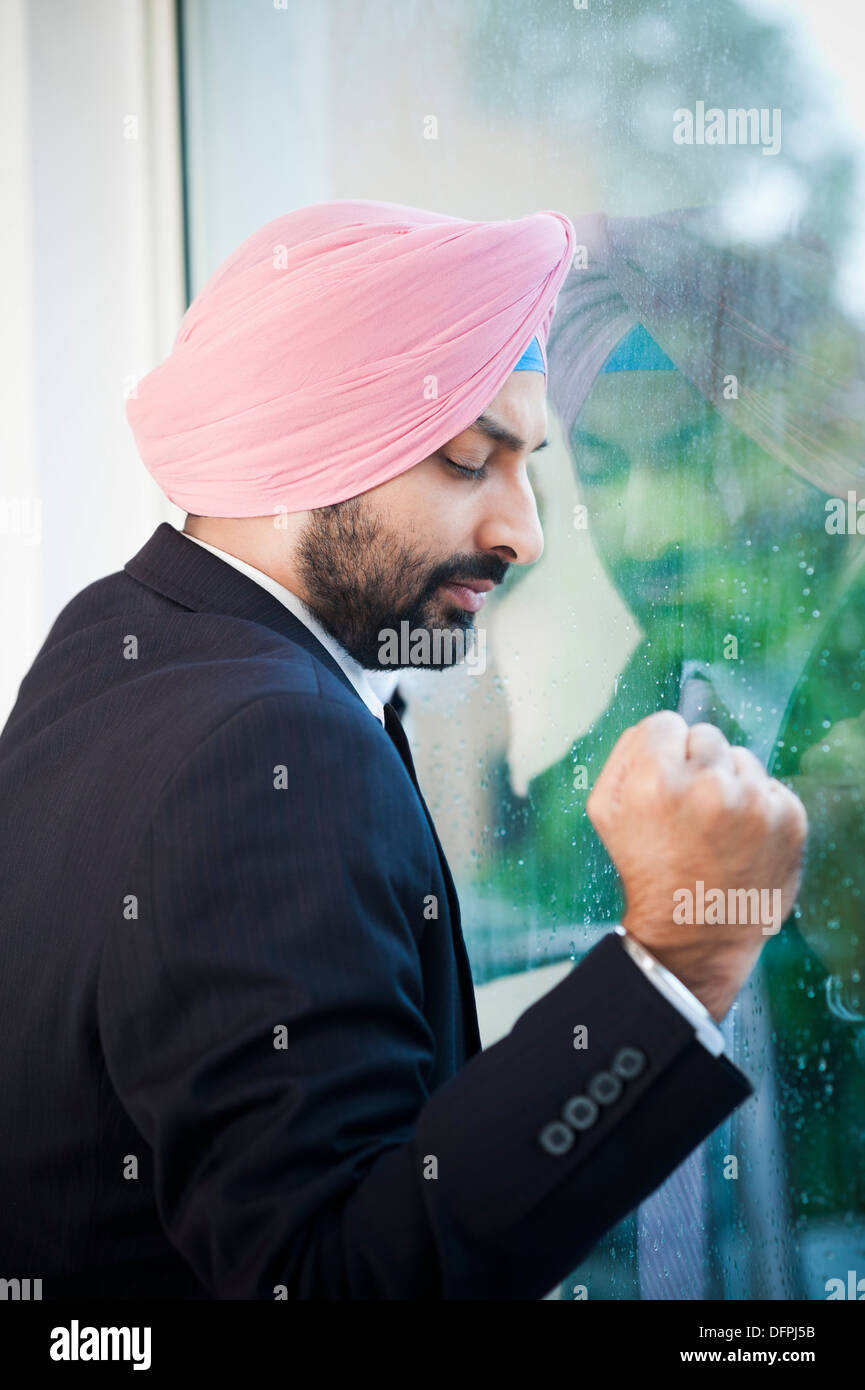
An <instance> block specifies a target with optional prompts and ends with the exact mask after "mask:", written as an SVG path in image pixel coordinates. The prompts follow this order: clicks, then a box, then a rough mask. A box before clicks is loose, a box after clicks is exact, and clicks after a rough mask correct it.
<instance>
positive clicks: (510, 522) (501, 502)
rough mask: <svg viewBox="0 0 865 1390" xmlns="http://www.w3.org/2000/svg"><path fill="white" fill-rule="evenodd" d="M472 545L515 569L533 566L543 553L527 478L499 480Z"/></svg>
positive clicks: (531, 492)
mask: <svg viewBox="0 0 865 1390" xmlns="http://www.w3.org/2000/svg"><path fill="white" fill-rule="evenodd" d="M475 542H476V545H477V547H478V549H479V550H485V551H493V552H495V553H496V554H498V555H499V556H500V557H501V559H502V560H506V561H507V562H508V563H509V564H515V565H533V564H534V563H535V561H536V560H539V559H540V558H541V555H542V554H543V552H544V533H543V531H542V529H541V522H540V518H539V516H538V507H537V502H536V501H535V494H534V492H533V491H532V485H531V483H530V482H529V479H528V475H527V474H526V472H525V470H524V469H522V470H521V471H520V474H519V475H518V476H515V477H513V478H508V479H506V480H502V482H501V484H500V486H498V487H497V488H496V489H495V492H494V493H491V494H490V495H489V496H488V498H487V499H486V500H485V504H484V513H483V516H482V517H481V519H480V521H479V522H478V525H477V528H476V534H475Z"/></svg>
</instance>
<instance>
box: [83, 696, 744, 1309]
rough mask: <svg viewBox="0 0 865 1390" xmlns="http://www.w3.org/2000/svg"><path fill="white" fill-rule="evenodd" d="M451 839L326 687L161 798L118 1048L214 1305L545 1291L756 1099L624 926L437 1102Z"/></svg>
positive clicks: (124, 938) (116, 985)
mask: <svg viewBox="0 0 865 1390" xmlns="http://www.w3.org/2000/svg"><path fill="white" fill-rule="evenodd" d="M283 769H286V771H285V772H283ZM430 846H431V839H430V837H429V834H428V831H427V828H426V822H425V820H424V819H423V815H422V812H421V810H420V805H419V802H418V800H417V797H416V795H415V793H414V789H413V788H412V787H411V784H410V782H409V780H408V778H407V777H406V776H405V772H404V769H403V767H402V764H401V762H400V761H399V758H398V755H397V754H396V751H395V750H394V749H393V747H392V745H391V744H390V741H389V739H388V738H387V736H386V735H385V734H384V732H383V730H381V728H380V726H379V725H378V724H377V723H376V722H375V721H374V720H372V719H370V718H369V717H368V716H367V713H366V711H362V712H360V713H359V714H358V716H357V718H356V719H354V721H352V720H351V719H349V720H346V716H345V711H344V708H342V707H339V708H337V707H335V706H334V705H332V704H331V703H330V702H328V701H327V700H325V699H321V698H316V699H313V698H312V697H291V698H289V697H286V696H282V695H279V696H269V697H267V698H264V699H262V700H259V701H258V702H256V703H254V704H251V705H248V706H247V707H245V709H244V710H242V711H241V712H240V713H238V714H236V715H234V716H233V717H232V718H231V719H229V720H227V721H226V722H225V723H223V724H222V725H221V726H220V727H219V728H218V729H216V730H215V731H214V732H213V733H212V734H210V735H209V736H208V737H207V738H206V739H205V740H204V741H203V742H202V743H201V744H200V745H199V746H198V747H197V748H196V749H195V750H194V751H193V752H192V753H191V754H190V755H189V756H188V757H187V758H186V760H185V761H184V763H183V764H182V765H181V766H180V767H179V768H178V769H177V770H176V771H175V773H174V774H173V775H172V777H171V778H170V780H169V782H168V783H167V785H166V786H165V787H164V788H163V791H162V794H161V796H160V797H159V800H158V804H157V805H156V806H155V808H154V811H153V815H152V817H151V821H150V829H149V833H148V836H147V839H146V843H145V844H144V845H143V846H142V851H141V854H140V856H139V858H138V859H137V860H136V862H135V864H134V865H131V866H130V880H131V882H132V883H133V884H134V885H135V889H134V891H135V896H136V899H137V903H138V909H137V918H136V920H134V921H131V922H130V921H124V922H123V924H122V927H121V928H119V929H117V930H112V932H111V934H110V935H109V936H108V938H107V939H106V943H105V946H104V951H103V958H102V963H101V972H100V980H99V989H98V1010H99V1023H100V1036H101V1042H102V1047H103V1051H104V1055H105V1060H106V1066H107V1068H108V1072H109V1075H110V1078H111V1081H112V1083H113V1085H114V1087H115V1089H116V1091H117V1094H118V1096H119V1097H120V1100H121V1102H122V1103H123V1105H124V1106H125V1108H126V1109H127V1111H128V1113H129V1114H130V1116H131V1117H132V1120H133V1121H134V1123H135V1124H136V1126H137V1127H138V1129H139V1130H140V1132H141V1134H142V1135H143V1137H144V1139H145V1140H146V1142H147V1145H148V1146H149V1150H150V1151H151V1155H152V1177H153V1184H154V1192H155V1200H156V1203H157V1208H158V1211H159V1215H160V1219H161V1221H162V1224H163V1226H164V1229H165V1231H166V1233H167V1235H168V1237H169V1239H170V1240H171V1241H172V1242H173V1244H174V1245H175V1246H176V1247H177V1249H178V1250H179V1251H180V1252H181V1254H182V1255H183V1256H184V1257H185V1259H186V1260H187V1261H188V1262H189V1264H190V1265H191V1266H192V1268H193V1269H194V1271H195V1273H196V1274H197V1276H198V1278H199V1279H200V1280H201V1281H202V1282H203V1283H204V1284H205V1285H206V1286H207V1287H208V1288H209V1289H210V1290H211V1291H212V1293H213V1295H214V1297H216V1298H229V1299H230V1298H266V1299H273V1298H274V1297H278V1296H280V1294H282V1293H284V1295H285V1296H287V1297H288V1298H290V1299H309V1298H327V1299H426V1298H432V1299H442V1298H444V1299H484V1298H496V1299H533V1298H541V1297H543V1295H544V1294H546V1293H547V1292H548V1290H550V1289H551V1288H552V1287H553V1286H554V1285H555V1283H556V1282H557V1281H558V1280H560V1279H562V1278H564V1277H565V1276H566V1275H567V1274H568V1273H569V1272H570V1271H571V1270H572V1269H573V1268H574V1267H575V1266H576V1265H577V1264H578V1263H579V1262H580V1260H581V1259H582V1258H583V1256H584V1255H585V1254H586V1253H587V1252H588V1251H589V1250H590V1249H591V1247H592V1246H593V1245H594V1244H595V1242H596V1241H597V1240H598V1239H599V1238H600V1237H601V1236H602V1235H603V1234H604V1232H605V1231H607V1230H608V1229H609V1228H610V1227H611V1226H613V1225H614V1224H615V1223H616V1222H617V1221H619V1220H620V1219H621V1218H622V1217H623V1216H624V1215H625V1214H626V1213H627V1212H628V1211H629V1210H631V1209H632V1208H633V1207H634V1206H635V1205H636V1204H637V1203H638V1202H640V1201H641V1200H643V1199H644V1198H645V1197H646V1196H647V1195H648V1194H649V1193H650V1192H652V1191H653V1190H654V1189H655V1188H656V1187H658V1186H659V1185H660V1183H661V1182H662V1181H663V1180H664V1179H665V1178H666V1177H667V1176H668V1174H669V1173H670V1172H671V1171H672V1170H673V1168H674V1167H676V1166H677V1165H678V1164H679V1163H680V1162H681V1161H682V1160H683V1159H684V1158H685V1157H686V1156H687V1154H688V1153H689V1152H690V1151H691V1150H692V1149H693V1148H694V1147H695V1146H696V1145H697V1144H698V1143H699V1142H700V1141H701V1140H702V1139H703V1138H705V1137H706V1135H708V1134H709V1133H710V1132H711V1131H712V1130H713V1129H714V1128H715V1127H716V1126H717V1125H718V1124H719V1123H720V1122H721V1121H722V1120H723V1119H724V1118H725V1116H726V1115H728V1114H729V1113H730V1111H731V1110H733V1109H734V1108H735V1107H736V1106H737V1105H738V1104H740V1102H741V1101H743V1100H744V1099H746V1098H747V1097H748V1096H749V1095H750V1094H751V1093H752V1087H751V1085H750V1083H749V1081H748V1080H747V1079H746V1078H745V1076H744V1075H743V1074H742V1073H741V1072H740V1071H738V1070H737V1069H736V1068H735V1067H734V1066H733V1065H732V1064H731V1063H730V1062H729V1061H728V1060H727V1058H726V1057H723V1056H721V1057H718V1058H714V1057H712V1056H711V1055H710V1053H709V1052H708V1051H706V1049H705V1048H703V1047H702V1045H701V1044H699V1043H697V1042H696V1041H695V1038H694V1033H693V1030H692V1028H691V1027H690V1026H689V1025H688V1023H687V1021H686V1020H685V1019H684V1018H683V1017H682V1016H681V1015H680V1014H679V1013H678V1011H677V1010H676V1009H675V1008H673V1007H672V1006H671V1005H670V1004H669V1003H668V1002H667V1001H666V1000H665V999H664V998H663V996H662V995H660V994H659V993H658V991H657V990H655V988H654V987H653V985H652V984H651V982H650V981H649V980H648V979H647V978H646V977H645V976H644V975H643V973H642V971H641V970H640V969H639V967H638V966H637V965H635V964H634V962H633V961H632V960H631V959H630V958H629V956H628V955H627V952H626V951H625V950H624V949H623V948H622V945H621V941H620V938H619V937H618V936H616V935H615V934H611V935H609V936H607V937H605V938H604V939H603V940H602V941H601V942H600V944H599V945H597V946H596V947H595V948H594V949H593V950H592V951H590V952H589V954H588V956H587V957H586V958H585V959H584V960H583V962H582V963H581V964H580V965H578V966H577V967H576V968H575V969H574V970H573V971H572V972H571V973H570V974H569V975H568V976H567V977H566V978H565V979H564V980H563V981H561V982H560V983H559V984H558V985H557V986H556V987H555V988H554V989H552V990H551V991H550V992H549V993H548V994H547V995H545V996H544V998H542V999H541V1000H539V1001H538V1002H537V1003H535V1004H534V1005H533V1006H532V1007H531V1008H529V1009H528V1010H527V1011H526V1012H525V1013H524V1014H523V1015H522V1017H521V1018H520V1019H519V1020H518V1021H517V1023H516V1025H515V1027H514V1028H513V1030H512V1031H511V1032H510V1033H509V1034H508V1035H507V1036H506V1037H505V1038H503V1039H502V1040H501V1041H499V1042H497V1043H496V1044H495V1045H494V1046H492V1047H490V1048H488V1049H487V1050H486V1051H484V1052H482V1053H480V1054H478V1055H476V1056H475V1057H473V1058H472V1059H471V1061H469V1062H468V1063H467V1064H466V1065H465V1066H464V1067H463V1068H462V1069H461V1070H460V1072H459V1073H458V1074H457V1075H456V1076H454V1077H452V1078H451V1079H450V1080H449V1081H447V1082H446V1083H444V1084H443V1085H440V1086H438V1088H437V1089H435V1090H434V1091H433V1092H432V1094H430V1088H429V1084H428V1077H429V1074H430V1068H431V1064H432V1061H433V1058H434V1052H435V1038H434V1036H433V1034H432V1032H431V1029H430V1027H429V1024H428V1022H427V1020H426V1018H425V1017H424V1013H423V1002H424V1001H423V976H422V972H421V966H420V957H419V949H418V947H419V940H420V936H421V933H422V932H423V931H429V930H440V929H441V928H440V925H439V924H438V923H437V922H435V921H429V922H428V921H425V919H424V916H423V911H422V907H423V901H424V895H425V893H426V892H428V885H429V880H430V873H431V860H430ZM578 1025H584V1026H585V1028H586V1030H587V1032H586V1035H585V1037H586V1039H587V1042H588V1046H587V1047H584V1048H579V1049H577V1048H576V1047H575V1029H576V1028H577V1027H578Z"/></svg>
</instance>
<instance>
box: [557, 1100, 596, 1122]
mask: <svg viewBox="0 0 865 1390" xmlns="http://www.w3.org/2000/svg"><path fill="white" fill-rule="evenodd" d="M562 1118H563V1119H564V1120H565V1121H566V1122H567V1123H568V1124H569V1125H570V1126H571V1129H590V1128H591V1126H592V1125H593V1124H594V1123H595V1120H596V1119H597V1118H598V1107H597V1105H596V1104H595V1102H594V1101H593V1100H590V1099H589V1097H588V1096H571V1099H570V1100H569V1101H568V1103H567V1105H566V1106H565V1108H564V1110H563V1111H562Z"/></svg>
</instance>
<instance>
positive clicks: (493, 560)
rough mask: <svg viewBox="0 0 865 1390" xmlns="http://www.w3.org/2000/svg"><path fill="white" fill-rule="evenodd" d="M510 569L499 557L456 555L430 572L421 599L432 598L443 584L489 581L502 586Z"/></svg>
mask: <svg viewBox="0 0 865 1390" xmlns="http://www.w3.org/2000/svg"><path fill="white" fill-rule="evenodd" d="M509 569H510V563H509V562H508V561H507V560H501V559H500V558H499V557H498V555H454V556H453V557H452V559H450V560H446V561H445V562H444V563H443V564H441V565H436V567H435V569H434V570H432V571H431V572H430V575H429V578H428V579H427V582H426V584H425V585H424V589H423V593H422V594H421V598H431V597H432V595H433V594H434V593H435V591H436V589H437V588H438V587H439V585H441V584H457V583H459V582H460V581H462V580H466V579H489V580H491V581H492V583H493V584H502V583H504V580H505V577H506V576H507V573H508V571H509Z"/></svg>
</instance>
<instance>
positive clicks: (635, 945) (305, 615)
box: [181, 531, 724, 1057]
mask: <svg viewBox="0 0 865 1390" xmlns="http://www.w3.org/2000/svg"><path fill="white" fill-rule="evenodd" d="M181 534H182V535H184V536H186V539H187V540H189V541H194V542H195V544H196V545H201V546H203V547H204V549H205V550H209V551H210V553H211V555H216V556H217V557H218V558H219V559H220V560H224V561H225V563H226V564H227V565H233V566H234V568H235V569H236V570H239V571H240V573H241V574H245V575H246V577H247V578H248V579H251V580H252V581H253V583H255V584H259V585H261V587H262V589H266V590H267V591H268V593H270V594H273V597H274V598H276V599H278V600H279V602H280V603H282V604H284V605H285V607H286V608H287V609H288V610H289V612H291V613H293V614H294V616H295V617H296V618H299V619H300V621H301V622H302V623H303V624H304V626H305V627H307V628H309V630H310V632H311V633H312V634H313V636H314V637H317V638H318V640H319V642H320V643H321V645H322V646H323V647H325V648H326V649H327V650H328V651H329V652H330V654H331V656H332V657H333V659H334V661H336V662H337V664H338V665H339V666H341V667H342V669H343V671H344V672H345V674H346V675H347V676H348V679H349V680H350V681H351V683H352V685H353V686H354V688H355V690H356V691H357V693H358V695H359V696H360V698H361V699H362V700H363V702H364V704H365V705H366V707H367V709H368V710H369V711H370V712H371V713H372V714H374V715H375V717H376V719H378V720H379V722H380V723H381V724H382V725H383V724H384V706H383V704H382V702H381V700H380V699H379V697H378V695H377V694H376V693H375V691H374V690H373V688H372V684H371V682H370V674H369V672H367V671H365V670H364V668H363V667H362V666H360V665H359V664H358V662H356V661H355V660H354V657H352V656H349V654H348V652H347V651H346V650H345V648H344V647H343V646H341V645H340V643H339V642H337V641H336V639H335V638H333V637H331V635H330V633H329V632H325V630H324V628H323V627H322V626H321V624H320V623H319V622H318V621H317V620H316V618H315V615H314V614H313V613H311V612H310V610H309V608H307V606H306V604H305V603H304V602H303V601H302V599H299V598H298V596H297V594H294V593H292V591H291V589H286V588H285V586H284V585H283V584H280V583H279V582H278V581H277V580H276V579H273V578H272V577H271V576H270V575H269V574H265V572H264V570H259V569H256V568H255V566H254V565H248V564H247V563H246V561H245V560H238V558H237V556H236V555H229V553H228V551H227V550H220V549H219V548H218V546H215V545H210V544H209V543H208V542H207V541H202V540H199V539H198V537H197V536H190V535H189V534H188V532H186V531H183V532H182V533H181ZM384 679H385V680H386V681H390V682H391V691H390V692H388V693H392V691H393V687H394V686H395V685H396V682H397V680H398V675H396V674H394V675H393V676H391V674H390V673H384ZM616 931H617V932H618V933H619V934H620V935H621V936H622V937H623V945H624V946H625V948H626V950H627V951H628V954H629V955H630V957H631V959H632V960H633V961H634V963H635V964H636V965H638V966H639V967H640V969H641V970H642V971H643V972H644V974H645V975H647V976H648V978H649V979H650V980H651V981H652V983H653V984H654V986H655V988H656V989H658V990H659V991H660V992H661V994H663V995H664V997H665V998H666V999H667V1000H668V1001H669V1003H671V1004H672V1005H673V1006H674V1008H676V1009H678V1010H679V1013H681V1014H684V1016H685V1018H687V1020H688V1022H689V1023H691V1024H692V1025H693V1027H694V1031H695V1033H696V1035H697V1038H698V1039H699V1041H700V1042H701V1043H702V1044H703V1046H704V1047H706V1048H708V1050H709V1052H711V1053H712V1054H713V1056H715V1057H717V1056H718V1054H719V1053H721V1052H723V1050H724V1038H723V1035H722V1033H721V1030H720V1028H719V1027H718V1025H717V1024H716V1023H715V1020H714V1019H713V1018H712V1016H711V1014H710V1013H709V1011H708V1009H706V1008H705V1007H704V1005H703V1004H701V1003H700V1001H699V999H697V997H696V996H695V995H693V994H692V993H691V991H690V990H689V989H687V988H686V986H685V985H683V984H682V982H681V980H679V979H678V978H677V977H676V976H675V975H673V974H672V973H671V971H669V970H667V969H665V967H664V966H662V965H661V963H660V961H658V960H656V959H655V957H654V956H653V955H652V954H651V953H650V952H649V951H647V950H646V948H645V947H644V946H642V945H640V943H639V942H638V941H636V940H635V939H634V938H633V937H631V936H629V935H628V934H627V933H626V932H625V930H624V928H623V927H617V928H616Z"/></svg>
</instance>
